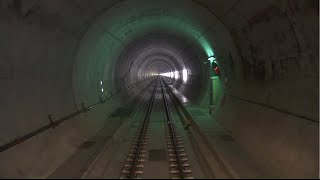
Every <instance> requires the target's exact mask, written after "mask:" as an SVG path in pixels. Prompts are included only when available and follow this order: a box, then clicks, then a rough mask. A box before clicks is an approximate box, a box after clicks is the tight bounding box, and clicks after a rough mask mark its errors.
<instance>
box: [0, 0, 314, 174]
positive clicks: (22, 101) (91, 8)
mask: <svg viewBox="0 0 320 180" xmlns="http://www.w3.org/2000/svg"><path fill="white" fill-rule="evenodd" d="M318 24H319V1H317V0H306V1H300V0H279V1H274V0H265V1H255V0H243V1H236V0H227V1H225V0H214V1H213V0H174V1H172V0H163V1H151V0H121V1H118V0H105V1H99V0H92V1H88V0H72V1H51V0H41V1H36V0H29V1H20V0H2V1H0V39H1V41H0V94H1V98H0V100H1V108H0V114H1V126H0V144H5V143H6V142H8V141H10V140H13V139H15V138H17V137H19V136H21V135H23V134H25V133H27V132H29V131H31V130H33V129H36V128H38V127H40V126H42V125H45V124H47V123H48V118H47V117H48V114H52V115H53V118H54V119H57V118H59V117H62V116H64V115H66V114H68V113H71V112H73V111H76V110H78V109H79V108H81V103H83V102H84V103H85V104H92V103H94V102H96V101H98V100H99V97H100V96H103V95H106V94H108V93H110V92H115V91H116V90H117V89H118V88H120V87H124V86H126V85H128V84H129V83H133V82H135V81H137V80H141V79H143V78H145V77H147V76H149V75H150V74H151V73H152V72H158V73H162V72H168V71H169V72H170V71H177V72H178V73H179V74H180V77H179V78H178V79H176V80H172V82H170V84H172V85H173V86H174V87H175V88H176V89H177V90H178V91H180V92H182V93H183V94H184V96H185V97H186V98H187V99H189V100H190V104H192V105H194V106H195V107H197V106H199V107H201V108H203V109H208V104H209V101H208V100H209V97H208V96H209V79H210V78H209V74H210V73H209V66H208V63H207V64H205V63H204V62H206V61H207V59H208V56H210V55H212V54H213V53H214V55H215V56H216V57H221V58H220V59H218V64H219V67H220V69H221V80H222V86H223V92H224V93H223V94H224V95H225V97H224V98H222V100H221V102H220V103H219V105H218V106H217V108H216V110H215V112H214V113H213V114H212V117H213V120H214V121H216V122H219V124H220V125H221V126H222V127H223V128H224V129H226V130H227V131H228V132H230V133H231V134H232V137H233V138H234V139H235V141H236V143H237V145H238V146H237V147H239V149H241V152H243V153H244V154H247V155H248V156H250V159H252V162H255V163H257V164H258V167H259V170H260V168H261V172H263V173H262V175H263V176H264V177H294V178H297V177H302V178H314V177H318V171H319V154H318V152H319V148H318V145H319V138H318V132H319V128H318V125H319V118H318V114H319V105H318V102H319V101H318V100H319V95H318V93H319V87H318V86H319V55H318V51H319V45H318V40H319V35H318V32H319V26H318ZM184 68H185V69H186V70H188V81H187V82H186V83H185V84H184V83H183V80H182V76H183V69H184ZM100 81H102V82H103V83H102V85H101V84H100ZM102 88H103V89H104V91H103V92H102V91H101V89H102ZM139 92H140V91H139V90H136V91H133V92H130V93H128V94H126V95H124V96H121V97H119V98H118V99H116V100H113V101H110V102H109V103H106V104H104V105H102V106H99V107H98V108H97V109H95V110H93V111H90V112H88V113H87V114H83V115H80V116H78V117H76V118H74V119H72V120H70V121H67V122H65V123H64V124H62V125H60V126H59V127H58V128H56V129H52V130H49V131H46V132H45V133H43V134H41V135H38V136H36V137H34V138H32V139H30V140H28V141H26V142H24V143H23V144H20V145H18V146H15V147H14V148H12V149H9V150H7V151H5V152H1V153H0V161H1V162H2V163H1V165H0V178H46V177H48V176H49V175H50V174H52V173H53V172H54V171H55V170H56V169H57V168H58V167H59V166H60V165H62V164H63V163H64V162H66V160H67V159H69V158H70V157H72V155H73V154H74V153H75V152H76V151H77V149H78V147H79V145H81V144H82V143H84V142H85V141H87V140H88V138H90V137H92V136H94V135H95V134H96V133H97V132H98V131H99V130H100V129H101V128H102V127H104V125H105V124H107V123H108V121H107V117H108V116H109V115H110V114H111V113H112V112H113V111H114V110H115V109H117V108H118V107H120V106H123V105H126V104H128V100H127V99H128V97H130V96H131V97H137V98H139V96H141V93H139ZM139 94H140V95H139ZM230 95H232V96H236V97H238V98H242V99H247V100H249V101H251V102H256V103H248V102H246V101H241V100H239V99H235V98H232V97H231V96H230ZM140 98H141V97H140ZM259 103H260V104H261V103H262V104H265V105H267V106H272V107H275V108H277V109H281V110H282V112H280V111H275V110H271V109H270V108H266V107H264V106H260V105H258V104H259ZM288 113H289V114H288ZM290 113H291V114H298V115H299V116H303V117H305V118H299V117H297V116H292V115H290ZM199 121H201V120H199ZM231 148H232V147H230V148H227V149H228V150H230V149H231ZM231 151H232V150H231ZM239 151H240V150H239ZM230 153H231V154H232V152H230ZM228 154H229V153H227V152H225V156H229V155H230V154H229V155H228ZM250 161H251V160H250ZM235 163H236V162H235ZM249 169H250V168H249Z"/></svg>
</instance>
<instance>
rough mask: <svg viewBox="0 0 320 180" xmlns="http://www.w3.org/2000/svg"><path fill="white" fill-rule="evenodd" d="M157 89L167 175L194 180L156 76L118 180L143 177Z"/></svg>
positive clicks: (162, 83) (165, 90)
mask: <svg viewBox="0 0 320 180" xmlns="http://www.w3.org/2000/svg"><path fill="white" fill-rule="evenodd" d="M159 85H160V86H159ZM157 87H161V91H160V92H161V94H160V97H162V99H161V101H159V103H161V104H163V107H164V123H165V126H164V127H165V128H164V131H165V140H166V143H165V144H166V148H167V157H168V169H169V176H170V178H172V179H193V177H192V170H191V167H190V164H189V159H188V156H187V154H186V152H185V149H184V146H183V142H182V139H181V137H180V136H179V133H178V132H177V128H176V124H175V121H174V120H173V118H172V115H171V110H170V106H169V100H168V99H167V98H168V97H169V98H170V96H169V95H168V92H167V89H166V88H165V82H164V80H163V79H162V78H161V77H158V79H157V80H155V85H154V87H153V90H152V95H151V97H150V100H149V102H148V106H147V110H146V113H145V115H144V118H143V120H142V121H141V122H140V124H139V126H138V129H137V131H136V133H135V136H134V138H133V142H132V144H131V147H130V149H129V153H128V155H127V157H126V159H125V163H124V165H123V167H122V170H121V175H120V179H142V178H143V174H144V168H145V164H146V158H147V155H148V141H149V136H148V133H149V132H148V130H149V124H150V115H151V112H152V108H153V106H154V103H155V96H156V92H157V91H156V90H157Z"/></svg>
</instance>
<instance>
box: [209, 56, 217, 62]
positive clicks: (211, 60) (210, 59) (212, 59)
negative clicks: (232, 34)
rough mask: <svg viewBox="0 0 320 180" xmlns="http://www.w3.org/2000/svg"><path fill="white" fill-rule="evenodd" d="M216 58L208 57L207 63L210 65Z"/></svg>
mask: <svg viewBox="0 0 320 180" xmlns="http://www.w3.org/2000/svg"><path fill="white" fill-rule="evenodd" d="M215 60H216V58H215V57H214V56H210V57H209V58H208V61H210V63H212V62H215Z"/></svg>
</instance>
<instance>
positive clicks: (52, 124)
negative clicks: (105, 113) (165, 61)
mask: <svg viewBox="0 0 320 180" xmlns="http://www.w3.org/2000/svg"><path fill="white" fill-rule="evenodd" d="M151 78H154V77H150V78H147V79H144V80H141V81H138V82H135V83H133V84H130V85H129V86H127V87H126V88H123V89H122V90H120V89H119V90H118V92H116V93H115V94H111V95H110V96H109V97H106V98H105V99H104V100H103V99H102V98H101V97H99V99H100V101H98V102H96V103H94V104H92V105H90V106H88V107H85V106H84V104H83V103H82V109H81V110H78V111H76V112H73V113H71V114H68V115H66V116H64V117H62V118H60V119H57V120H56V121H53V120H52V118H51V116H50V115H49V116H48V118H49V122H50V123H49V124H48V125H45V126H42V127H40V128H38V129H36V130H33V131H31V132H29V133H27V134H25V135H23V136H21V137H18V138H15V139H14V140H12V141H9V142H8V143H6V144H4V145H2V146H0V152H3V151H6V150H8V149H10V148H12V147H14V146H16V145H18V144H21V143H22V142H25V141H26V140H28V139H30V138H32V137H33V136H35V135H38V134H40V133H42V132H44V131H46V130H48V129H50V128H55V127H56V126H58V125H59V124H61V123H62V122H64V121H66V120H69V119H71V118H73V117H75V116H77V115H79V114H81V113H86V112H88V111H90V110H91V109H93V108H95V107H96V106H97V105H99V104H104V103H106V102H107V101H109V100H110V99H112V98H114V97H116V96H117V95H119V94H121V93H123V92H126V91H127V90H130V89H133V88H135V87H137V86H138V85H139V84H141V83H142V82H145V81H146V80H149V79H151Z"/></svg>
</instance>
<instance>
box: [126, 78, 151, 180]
mask: <svg viewBox="0 0 320 180" xmlns="http://www.w3.org/2000/svg"><path fill="white" fill-rule="evenodd" d="M155 90H156V84H155V85H154V87H153V92H152V95H151V98H150V101H149V104H148V108H147V111H146V114H145V116H144V119H143V121H142V122H141V123H140V125H139V127H138V130H137V132H136V134H135V136H134V138H133V143H132V145H131V148H130V150H129V154H128V156H127V158H126V162H125V164H124V166H123V168H122V171H121V176H120V179H136V178H141V177H142V175H143V168H144V163H145V158H146V154H147V144H148V127H149V122H150V114H151V111H152V107H153V104H154V99H155Z"/></svg>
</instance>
